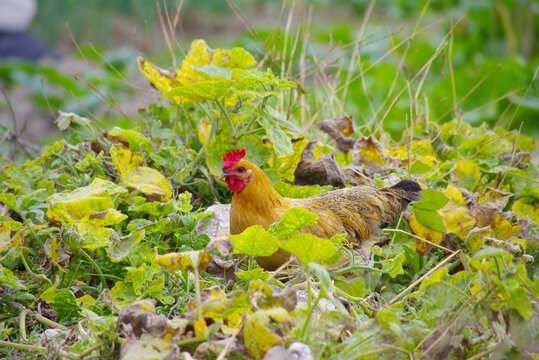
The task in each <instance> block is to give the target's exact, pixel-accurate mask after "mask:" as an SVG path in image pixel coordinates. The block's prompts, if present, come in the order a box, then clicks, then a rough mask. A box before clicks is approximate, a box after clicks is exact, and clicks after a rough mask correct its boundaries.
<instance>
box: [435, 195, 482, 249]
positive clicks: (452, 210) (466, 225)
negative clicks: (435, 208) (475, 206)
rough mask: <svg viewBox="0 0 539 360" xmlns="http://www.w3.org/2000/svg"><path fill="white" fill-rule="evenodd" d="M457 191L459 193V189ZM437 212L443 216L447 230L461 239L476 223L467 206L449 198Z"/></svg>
mask: <svg viewBox="0 0 539 360" xmlns="http://www.w3.org/2000/svg"><path fill="white" fill-rule="evenodd" d="M457 191H458V190H457ZM458 193H459V194H460V191H458ZM444 194H445V193H444ZM439 213H440V215H442V217H443V218H444V225H445V228H446V230H447V232H448V233H454V234H456V235H457V236H458V237H459V238H460V239H461V240H464V239H465V238H466V235H467V234H468V232H469V231H470V230H472V229H473V228H474V227H475V225H476V223H477V221H476V220H475V218H474V217H473V216H472V215H471V214H470V210H469V209H468V208H467V207H465V206H459V205H458V204H457V203H456V202H455V201H453V200H450V201H449V202H448V203H447V204H446V205H445V206H444V207H443V208H442V209H440V210H439Z"/></svg>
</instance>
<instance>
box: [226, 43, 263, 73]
mask: <svg viewBox="0 0 539 360" xmlns="http://www.w3.org/2000/svg"><path fill="white" fill-rule="evenodd" d="M228 56H230V58H231V59H232V61H234V63H235V64H236V66H237V67H239V68H240V69H245V68H248V67H251V66H255V65H256V60H255V59H254V58H253V57H252V55H251V54H249V52H248V51H247V50H245V49H244V48H241V47H235V48H233V49H232V50H229V51H228Z"/></svg>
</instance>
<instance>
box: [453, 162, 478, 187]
mask: <svg viewBox="0 0 539 360" xmlns="http://www.w3.org/2000/svg"><path fill="white" fill-rule="evenodd" d="M452 176H453V178H454V179H455V181H456V183H457V185H458V186H459V187H463V188H465V189H467V190H470V191H473V190H474V189H475V187H476V186H477V184H479V180H481V171H480V170H479V166H477V164H476V163H474V162H473V161H471V160H461V161H457V162H456V163H455V168H454V170H453V172H452Z"/></svg>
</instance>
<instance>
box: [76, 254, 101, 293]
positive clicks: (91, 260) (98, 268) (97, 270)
mask: <svg viewBox="0 0 539 360" xmlns="http://www.w3.org/2000/svg"><path fill="white" fill-rule="evenodd" d="M79 250H80V252H81V254H82V255H83V256H84V257H85V258H86V260H88V261H89V262H90V263H91V264H92V266H93V267H94V269H95V271H96V272H97V274H98V275H99V278H100V279H101V288H100V289H99V291H102V290H103V289H105V288H106V287H107V282H106V280H105V274H103V271H101V268H100V267H99V266H98V265H97V263H96V262H95V261H94V259H93V258H92V257H91V256H90V255H88V253H87V252H86V251H84V249H79Z"/></svg>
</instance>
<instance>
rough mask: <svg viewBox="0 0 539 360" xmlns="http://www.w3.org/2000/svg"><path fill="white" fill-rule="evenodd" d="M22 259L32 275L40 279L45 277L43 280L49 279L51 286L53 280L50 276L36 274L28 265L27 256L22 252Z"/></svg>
mask: <svg viewBox="0 0 539 360" xmlns="http://www.w3.org/2000/svg"><path fill="white" fill-rule="evenodd" d="M21 260H22V264H23V265H24V268H25V269H26V271H28V272H29V273H30V275H32V276H35V277H37V278H40V279H43V280H45V281H47V282H48V283H49V285H50V286H52V282H51V281H50V280H49V278H48V277H46V276H45V275H43V274H36V273H35V272H33V271H32V269H31V268H30V266H29V265H28V262H27V261H26V256H25V255H24V253H21Z"/></svg>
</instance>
